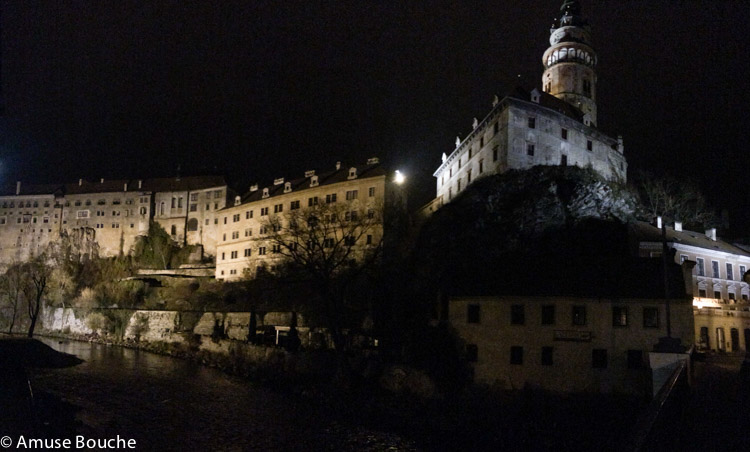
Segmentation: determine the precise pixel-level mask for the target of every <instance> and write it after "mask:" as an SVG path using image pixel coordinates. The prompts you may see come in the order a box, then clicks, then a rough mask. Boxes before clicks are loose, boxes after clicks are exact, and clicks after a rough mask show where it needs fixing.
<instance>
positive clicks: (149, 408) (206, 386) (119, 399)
mask: <svg viewBox="0 0 750 452" xmlns="http://www.w3.org/2000/svg"><path fill="white" fill-rule="evenodd" d="M42 341H43V342H45V343H46V344H47V345H50V346H51V347H53V348H55V349H56V350H58V351H61V352H65V353H71V354H74V355H77V356H78V357H79V358H81V359H83V360H85V362H84V363H83V364H80V365H78V366H75V367H71V368H67V369H54V370H39V371H36V372H35V373H34V375H33V376H32V382H33V385H34V387H35V390H36V391H37V392H39V391H44V392H47V393H51V394H53V395H55V396H57V397H60V398H62V399H63V400H65V401H67V402H69V403H71V404H73V405H75V406H76V407H78V413H77V420H78V421H79V428H78V430H79V432H77V433H79V434H81V435H84V436H86V437H87V438H114V437H116V436H117V435H119V436H120V438H125V439H135V440H136V444H137V450H160V451H161V450H189V451H193V450H201V451H203V450H205V451H208V450H219V451H222V450H226V451H243V450H263V451H265V450H285V451H286V450H336V451H339V450H373V451H375V450H378V451H380V450H389V449H390V450H415V449H416V447H415V443H414V442H412V441H409V440H407V439H405V438H403V437H400V436H398V435H396V434H392V433H388V432H379V431H373V430H370V429H367V428H364V427H359V426H352V425H347V423H346V422H344V421H341V420H339V419H336V416H334V415H333V414H332V413H326V412H325V411H324V410H321V408H320V407H317V408H316V407H314V406H312V405H314V404H311V403H309V401H307V400H305V399H303V398H301V397H298V396H296V395H293V394H285V393H283V392H280V391H277V390H272V389H270V388H267V387H264V386H261V385H257V384H254V383H252V382H249V381H247V380H243V379H240V378H237V377H233V376H230V375H227V374H225V373H223V372H221V371H219V370H216V369H211V368H208V367H204V366H201V365H199V364H196V363H193V362H190V361H185V360H180V359H176V358H171V357H167V356H161V355H156V354H152V353H148V352H144V351H139V350H132V349H126V348H121V347H115V346H106V345H100V344H91V343H86V342H74V341H63V342H59V341H57V340H53V339H42Z"/></svg>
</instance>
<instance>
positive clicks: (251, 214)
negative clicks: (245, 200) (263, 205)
mask: <svg viewBox="0 0 750 452" xmlns="http://www.w3.org/2000/svg"><path fill="white" fill-rule="evenodd" d="M252 217H253V211H252V210H248V211H247V212H245V219H246V220H249V219H251V218H252Z"/></svg>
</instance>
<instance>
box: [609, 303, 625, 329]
mask: <svg viewBox="0 0 750 452" xmlns="http://www.w3.org/2000/svg"><path fill="white" fill-rule="evenodd" d="M612 326H628V308H627V307H625V306H612Z"/></svg>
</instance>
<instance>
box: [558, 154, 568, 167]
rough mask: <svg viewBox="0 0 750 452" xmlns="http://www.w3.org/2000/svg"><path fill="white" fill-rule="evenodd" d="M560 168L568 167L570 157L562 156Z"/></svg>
mask: <svg viewBox="0 0 750 452" xmlns="http://www.w3.org/2000/svg"><path fill="white" fill-rule="evenodd" d="M560 166H568V156H567V155H565V154H563V155H561V156H560Z"/></svg>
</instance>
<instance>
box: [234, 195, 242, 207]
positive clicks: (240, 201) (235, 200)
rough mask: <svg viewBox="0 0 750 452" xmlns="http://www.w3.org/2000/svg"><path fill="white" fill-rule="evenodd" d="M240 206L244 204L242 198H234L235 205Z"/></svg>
mask: <svg viewBox="0 0 750 452" xmlns="http://www.w3.org/2000/svg"><path fill="white" fill-rule="evenodd" d="M240 204H242V198H240V197H239V196H235V197H234V205H235V206H239V205H240Z"/></svg>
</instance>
